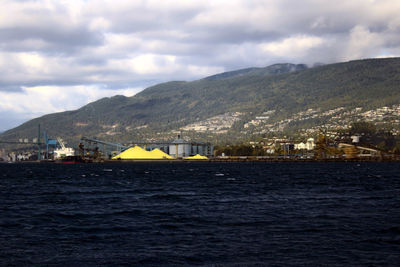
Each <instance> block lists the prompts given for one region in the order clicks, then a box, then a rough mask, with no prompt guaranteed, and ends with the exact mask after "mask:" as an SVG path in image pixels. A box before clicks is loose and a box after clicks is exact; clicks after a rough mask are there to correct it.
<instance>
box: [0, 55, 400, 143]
mask: <svg viewBox="0 0 400 267" xmlns="http://www.w3.org/2000/svg"><path fill="white" fill-rule="evenodd" d="M399 103H400V59H399V58H388V59H368V60H359V61H351V62H345V63H338V64H331V65H324V66H319V67H314V68H306V66H304V65H293V64H277V65H273V66H269V67H266V68H249V69H244V70H238V71H233V72H227V73H222V74H217V75H213V76H210V77H206V78H204V79H201V80H197V81H193V82H184V81H174V82H167V83H162V84H158V85H155V86H152V87H149V88H147V89H146V90H144V91H142V92H141V93H139V94H137V95H135V96H133V97H124V96H114V97H111V98H103V99H100V100H98V101H96V102H93V103H90V104H88V105H86V106H84V107H82V108H80V109H78V110H74V111H67V112H61V113H54V114H49V115H45V116H43V117H40V118H37V119H34V120H31V121H28V122H26V123H24V124H22V125H21V126H19V127H16V128H14V129H11V130H9V131H6V132H4V133H3V134H1V135H0V139H1V140H16V139H18V138H21V137H24V138H32V137H35V136H36V135H37V125H38V124H39V123H40V124H41V127H42V129H45V130H46V131H47V132H48V134H49V135H50V136H54V137H55V136H61V137H63V138H64V139H66V140H69V141H76V140H78V139H79V138H80V137H81V136H82V135H83V136H97V137H99V138H101V139H105V140H112V141H123V140H138V139H145V138H149V137H154V138H160V137H163V136H165V135H166V134H167V133H170V132H171V131H172V130H176V131H177V130H179V129H180V128H181V127H183V126H185V125H188V124H191V123H194V122H198V121H202V120H206V119H208V118H211V117H213V116H216V115H221V114H225V113H228V112H240V113H241V115H240V118H239V119H238V121H237V122H236V123H235V124H234V126H233V127H232V128H231V129H230V131H231V132H232V131H234V132H235V133H236V136H238V137H240V129H241V127H243V125H244V124H245V122H246V121H248V120H250V119H251V118H253V117H255V116H257V115H260V114H263V112H266V111H269V110H276V111H277V112H276V113H275V114H274V116H273V118H271V119H272V121H274V120H279V119H283V118H286V117H289V116H291V115H292V114H295V113H297V112H300V111H304V110H307V109H310V108H313V109H317V108H319V109H321V110H328V109H334V108H337V107H345V108H353V107H363V108H376V107H382V106H388V105H394V104H399ZM307 123H310V122H307Z"/></svg>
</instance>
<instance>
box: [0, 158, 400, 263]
mask: <svg viewBox="0 0 400 267" xmlns="http://www.w3.org/2000/svg"><path fill="white" fill-rule="evenodd" d="M399 193H400V164H399V163H398V162H330V163H323V162H281V163H273V162H226V163H224V162H148V163H107V164H96V163H93V164H71V165H66V164H46V163H42V164H33V163H24V164H0V203H2V204H1V206H0V209H1V210H0V212H1V215H0V216H1V217H0V257H1V258H2V264H3V265H52V264H61V265H74V264H78V263H81V264H85V265H90V264H92V265H102V264H105V265H118V264H119V265H120V264H137V265H183V264H189V265H194V264H201V265H204V264H206V265H207V264H222V265H225V264H226V265H229V264H240V265H254V264H262V265H265V264H266V265H398V264H399V263H400V254H399V249H398V248H399V245H400V227H399V221H400V205H399V203H400V201H399V200H400V194H399Z"/></svg>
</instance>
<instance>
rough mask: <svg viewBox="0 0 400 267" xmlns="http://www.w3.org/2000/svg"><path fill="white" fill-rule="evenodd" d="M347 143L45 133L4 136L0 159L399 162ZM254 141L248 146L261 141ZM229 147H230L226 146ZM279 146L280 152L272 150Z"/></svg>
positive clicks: (394, 157)
mask: <svg viewBox="0 0 400 267" xmlns="http://www.w3.org/2000/svg"><path fill="white" fill-rule="evenodd" d="M351 140H352V141H350V142H349V143H343V142H341V143H337V144H336V143H330V142H329V140H328V139H326V136H322V135H320V136H319V138H318V139H317V140H316V141H315V142H314V138H309V139H308V140H307V142H306V143H299V144H296V143H295V144H292V143H290V142H288V141H287V140H278V141H277V142H275V143H274V144H272V145H271V144H270V145H266V144H264V146H261V147H262V149H263V150H264V152H265V153H263V155H257V154H256V153H248V154H245V155H230V154H225V153H221V149H220V148H218V149H214V146H213V145H212V144H211V143H209V142H196V141H192V140H189V139H188V138H182V137H181V135H178V136H177V138H175V139H172V140H169V141H154V140H153V141H132V142H129V143H123V144H122V143H113V142H109V141H104V140H100V139H98V138H89V137H82V138H81V139H80V141H79V143H78V144H77V146H76V147H71V146H69V145H68V144H66V143H65V142H64V141H63V139H62V138H60V137H56V138H51V137H49V136H48V135H47V133H46V132H43V133H41V131H40V125H39V126H38V136H37V138H34V139H32V140H29V139H27V138H23V139H19V140H13V141H1V140H0V144H6V145H9V147H10V146H15V147H18V149H12V148H11V149H7V150H5V149H1V148H0V162H32V161H35V162H59V163H63V162H69V163H76V162H85V163H87V162H108V161H111V162H113V161H126V162H129V161H182V160H188V161H189V160H203V161H204V160H206V161H388V160H389V161H393V160H395V161H399V160H400V157H399V155H396V154H390V153H386V152H384V151H380V150H379V149H376V148H372V147H367V146H365V145H362V144H361V143H359V141H360V140H359V137H357V136H352V139H351ZM257 145H259V144H256V143H254V142H250V146H253V147H255V146H257ZM228 147H229V146H228ZM271 147H275V149H276V148H277V149H278V150H279V153H277V152H276V151H274V150H273V149H271Z"/></svg>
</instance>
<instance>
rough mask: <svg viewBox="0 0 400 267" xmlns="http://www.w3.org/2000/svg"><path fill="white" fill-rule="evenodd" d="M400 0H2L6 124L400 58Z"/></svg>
mask: <svg viewBox="0 0 400 267" xmlns="http://www.w3.org/2000/svg"><path fill="white" fill-rule="evenodd" d="M399 14H400V1H398V0H337V1H331V0H209V1H208V0H201V1H200V0H0V131H4V130H7V129H10V128H13V127H15V126H18V125H19V124H21V123H23V122H25V121H27V120H29V119H32V118H35V117H38V116H41V115H44V114H48V113H54V112H61V111H65V110H74V109H77V108H80V107H81V106H83V105H85V104H87V103H90V102H92V101H95V100H97V99H100V98H103V97H109V96H113V95H125V96H132V95H134V94H136V93H138V92H140V91H141V90H143V89H145V88H146V87H149V86H151V85H154V84H157V83H161V82H166V81H171V80H186V81H191V80H195V79H199V78H203V77H205V76H208V75H213V74H216V73H220V72H224V71H230V70H236V69H241V68H247V67H265V66H269V65H272V64H276V63H304V64H309V65H312V64H314V63H325V64H329V63H334V62H343V61H349V60H355V59H363V58H379V57H396V56H400V15H399Z"/></svg>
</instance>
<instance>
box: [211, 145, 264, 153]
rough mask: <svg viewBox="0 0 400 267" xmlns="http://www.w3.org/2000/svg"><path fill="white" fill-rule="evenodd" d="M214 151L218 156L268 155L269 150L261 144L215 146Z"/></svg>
mask: <svg viewBox="0 0 400 267" xmlns="http://www.w3.org/2000/svg"><path fill="white" fill-rule="evenodd" d="M214 153H215V155H217V156H221V155H225V156H266V155H267V152H266V151H265V149H264V148H263V147H261V146H253V145H246V144H241V145H227V146H216V147H214Z"/></svg>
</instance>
